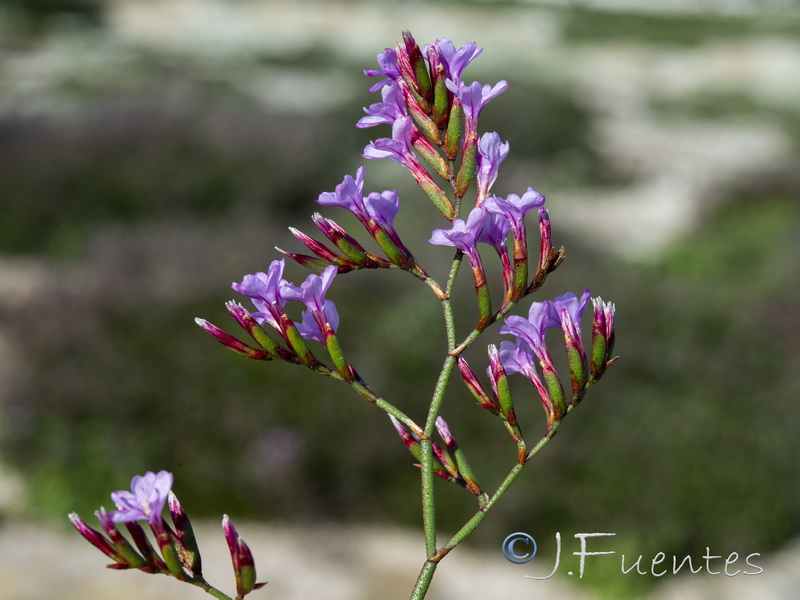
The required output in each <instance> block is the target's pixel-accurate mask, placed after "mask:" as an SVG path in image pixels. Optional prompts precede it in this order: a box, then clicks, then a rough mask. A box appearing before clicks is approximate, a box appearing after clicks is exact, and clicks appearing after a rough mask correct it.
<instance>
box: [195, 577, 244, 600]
mask: <svg viewBox="0 0 800 600" xmlns="http://www.w3.org/2000/svg"><path fill="white" fill-rule="evenodd" d="M186 581H187V582H188V583H191V584H192V585H196V586H197V587H199V588H200V589H202V590H204V591H205V592H206V593H207V594H210V595H212V596H214V598H217V599H218V600H233V599H232V598H231V597H230V596H228V595H226V594H223V593H222V592H221V591H219V590H218V589H217V588H215V587H214V586H212V585H210V584H209V583H208V582H207V581H206V580H205V579H195V578H189V579H187V580H186Z"/></svg>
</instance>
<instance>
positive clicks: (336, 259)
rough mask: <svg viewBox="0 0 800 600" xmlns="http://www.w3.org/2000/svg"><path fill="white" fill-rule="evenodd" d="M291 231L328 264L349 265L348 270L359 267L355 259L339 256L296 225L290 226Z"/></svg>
mask: <svg viewBox="0 0 800 600" xmlns="http://www.w3.org/2000/svg"><path fill="white" fill-rule="evenodd" d="M289 231H291V232H292V235H293V236H294V237H296V238H297V239H298V240H300V241H301V242H302V243H303V245H304V246H305V247H306V248H308V249H309V250H311V251H312V252H313V253H314V254H316V255H317V256H319V257H320V258H321V259H322V260H324V261H327V263H326V266H327V264H331V265H336V266H337V267H348V270H351V269H357V268H358V266H359V265H358V264H357V263H355V262H354V261H352V260H350V259H349V258H345V257H344V256H339V255H338V254H336V253H335V252H334V251H333V250H331V249H330V248H328V247H327V246H325V245H324V244H320V243H319V242H318V241H317V240H315V239H314V238H312V237H310V236H308V235H306V234H305V233H303V232H302V231H300V230H298V229H296V228H295V227H289Z"/></svg>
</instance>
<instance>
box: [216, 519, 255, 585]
mask: <svg viewBox="0 0 800 600" xmlns="http://www.w3.org/2000/svg"><path fill="white" fill-rule="evenodd" d="M222 532H223V534H224V535H225V541H226V542H227V544H228V550H229V551H230V554H231V563H232V564H233V574H234V577H235V578H236V593H237V594H238V596H237V597H238V598H242V597H244V596H246V595H247V594H249V593H250V592H252V591H253V590H257V589H259V588H262V587H264V586H265V585H266V582H264V583H256V565H255V561H254V560H253V553H252V552H251V551H250V548H249V547H248V545H247V544H245V542H244V540H243V539H242V538H241V537H240V536H239V534H238V533H237V531H236V528H235V527H234V526H233V523H232V522H231V519H230V517H229V516H228V515H223V517H222Z"/></svg>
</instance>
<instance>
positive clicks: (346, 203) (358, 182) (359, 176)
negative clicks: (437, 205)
mask: <svg viewBox="0 0 800 600" xmlns="http://www.w3.org/2000/svg"><path fill="white" fill-rule="evenodd" d="M364 172H365V169H364V167H363V166H362V167H359V168H358V170H357V171H356V177H355V179H353V178H352V177H351V176H350V175H345V178H344V181H342V183H340V184H339V185H337V186H336V191H335V192H323V193H322V194H320V195H319V199H318V200H317V202H318V203H319V204H323V205H326V206H340V207H342V208H346V209H347V210H349V211H350V212H351V213H353V214H354V215H355V216H356V218H357V219H358V220H359V221H360V222H361V223H362V225H364V227H366V228H367V230H368V231H369V232H370V233H371V234H373V235H374V231H373V230H374V225H373V226H371V225H370V221H373V222H374V224H377V226H378V227H379V228H380V229H382V230H383V231H385V232H386V234H387V235H388V236H389V238H390V239H391V240H392V241H393V242H394V243H395V244H396V245H397V246H398V247H400V246H402V244H401V243H400V239H399V238H398V236H397V232H396V231H395V230H394V218H395V217H396V216H397V211H398V210H399V209H400V201H399V199H398V197H397V191H396V190H384V191H383V192H381V193H378V192H371V193H370V194H368V195H367V196H363V190H364Z"/></svg>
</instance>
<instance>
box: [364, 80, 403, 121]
mask: <svg viewBox="0 0 800 600" xmlns="http://www.w3.org/2000/svg"><path fill="white" fill-rule="evenodd" d="M381 97H382V98H383V102H375V103H374V104H370V105H369V108H365V109H364V112H365V113H367V116H366V117H361V118H360V119H359V120H358V123H356V127H359V128H361V129H363V128H365V127H374V126H375V125H392V124H393V123H394V122H395V121H396V120H397V119H399V118H400V117H403V116H405V115H406V105H405V102H404V101H403V90H402V89H401V88H400V86H397V85H389V86H385V87H384V88H383V89H382V90H381Z"/></svg>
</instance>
